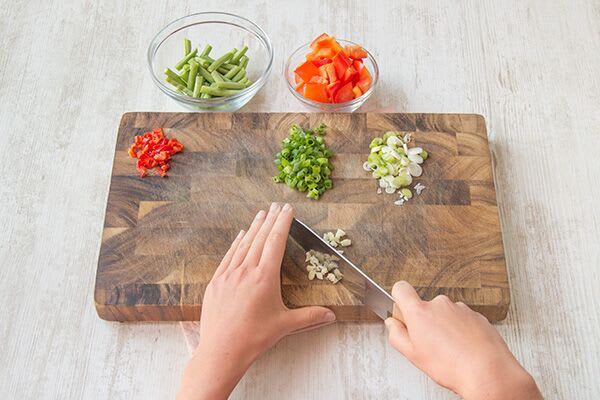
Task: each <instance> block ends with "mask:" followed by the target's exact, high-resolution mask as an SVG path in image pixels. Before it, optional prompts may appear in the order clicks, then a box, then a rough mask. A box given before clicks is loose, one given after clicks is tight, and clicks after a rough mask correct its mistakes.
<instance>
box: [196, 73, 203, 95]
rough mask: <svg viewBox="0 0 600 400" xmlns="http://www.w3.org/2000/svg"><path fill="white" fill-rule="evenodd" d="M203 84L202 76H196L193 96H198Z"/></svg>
mask: <svg viewBox="0 0 600 400" xmlns="http://www.w3.org/2000/svg"><path fill="white" fill-rule="evenodd" d="M203 84H204V77H203V76H202V75H198V76H196V82H195V83H194V93H193V96H194V97H200V88H201V87H202V85H203Z"/></svg>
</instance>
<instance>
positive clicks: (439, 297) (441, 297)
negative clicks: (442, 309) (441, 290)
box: [432, 294, 452, 304]
mask: <svg viewBox="0 0 600 400" xmlns="http://www.w3.org/2000/svg"><path fill="white" fill-rule="evenodd" d="M432 302H435V303H440V304H449V303H452V301H451V300H450V298H449V297H448V296H446V295H445V294H438V295H437V296H435V297H434V298H433V300H432Z"/></svg>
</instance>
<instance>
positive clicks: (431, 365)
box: [385, 281, 543, 400]
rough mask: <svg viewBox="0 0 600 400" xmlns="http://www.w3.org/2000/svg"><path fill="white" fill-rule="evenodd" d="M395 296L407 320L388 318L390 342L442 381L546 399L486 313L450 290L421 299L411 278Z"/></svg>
mask: <svg viewBox="0 0 600 400" xmlns="http://www.w3.org/2000/svg"><path fill="white" fill-rule="evenodd" d="M392 296H393V297H394V300H395V301H396V304H397V306H398V307H399V308H400V311H401V312H402V315H403V317H404V320H405V324H404V323H402V322H400V321H398V320H396V319H394V318H388V319H387V320H386V321H385V325H386V327H387V328H388V330H389V341H390V343H391V345H392V346H393V347H394V348H395V349H396V350H398V351H399V352H400V353H402V354H403V355H404V356H405V357H406V358H408V359H409V360H410V361H411V362H412V363H413V364H414V365H415V366H417V367H418V368H419V369H421V370H422V371H423V372H425V373H426V374H427V375H429V376H430V377H431V378H432V379H433V380H434V381H436V382H437V383H439V384H440V385H442V386H444V387H446V388H448V389H450V390H452V391H454V392H456V393H458V394H459V395H460V396H462V397H463V398H465V399H467V400H468V399H490V400H491V399H515V400H517V399H542V398H543V397H542V395H541V394H540V392H539V390H538V388H537V386H536V384H535V382H534V380H533V378H532V377H531V376H530V375H529V374H528V373H527V371H525V370H524V369H523V367H521V365H519V363H518V361H517V360H516V359H515V358H514V356H513V355H512V354H511V352H510V350H509V349H508V347H507V345H506V343H505V342H504V340H503V339H502V337H501V336H500V335H499V334H498V332H497V331H496V329H495V328H494V327H493V326H492V325H491V324H490V323H489V322H488V321H487V319H486V318H485V317H484V316H483V315H481V314H479V313H477V312H475V311H473V310H471V309H470V308H469V307H468V306H466V305H465V304H464V303H461V302H458V303H453V302H452V301H451V300H450V299H449V298H448V297H446V296H437V297H436V298H434V299H433V300H431V301H429V302H427V301H422V300H421V299H420V298H419V295H418V294H417V292H416V291H415V289H414V288H413V287H412V286H411V285H410V284H409V283H407V282H404V281H402V282H397V283H396V284H395V285H394V288H393V289H392Z"/></svg>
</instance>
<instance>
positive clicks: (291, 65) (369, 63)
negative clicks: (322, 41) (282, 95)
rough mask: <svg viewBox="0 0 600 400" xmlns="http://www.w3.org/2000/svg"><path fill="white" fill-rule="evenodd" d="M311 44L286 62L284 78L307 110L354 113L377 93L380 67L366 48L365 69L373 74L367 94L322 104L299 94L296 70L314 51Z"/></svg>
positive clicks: (341, 40) (345, 42) (299, 48)
mask: <svg viewBox="0 0 600 400" xmlns="http://www.w3.org/2000/svg"><path fill="white" fill-rule="evenodd" d="M337 41H338V43H339V44H341V45H342V46H347V45H357V43H354V42H351V41H349V40H344V39H337ZM310 44H311V42H308V43H305V44H303V45H302V46H300V47H298V48H297V49H296V50H294V51H293V52H292V54H291V55H290V56H289V58H288V59H287V60H286V62H285V64H284V65H283V77H284V79H285V81H286V83H287V87H288V89H289V90H290V92H292V94H293V95H294V97H295V98H297V99H298V100H299V101H300V102H301V103H302V104H304V106H305V107H306V108H308V109H309V110H312V111H320V112H328V113H336V112H354V111H356V110H357V109H358V108H359V107H360V106H362V105H363V104H364V103H365V101H367V99H368V98H369V97H371V95H372V94H373V92H374V91H375V88H376V87H377V84H378V83H379V66H378V65H377V61H376V60H375V57H373V54H371V53H370V52H369V51H368V50H367V49H366V48H364V47H362V46H361V47H362V48H363V49H364V50H365V51H366V52H367V58H365V59H364V60H363V63H364V64H365V67H366V68H367V69H368V70H369V72H370V74H371V79H372V83H371V87H370V88H369V90H367V91H366V92H365V93H363V94H362V95H361V96H360V97H357V98H355V99H354V100H350V101H347V102H344V103H320V102H318V101H314V100H311V99H307V98H306V97H304V96H302V95H301V94H300V93H298V92H297V91H296V89H295V86H296V83H295V81H294V70H295V69H296V68H297V67H298V66H299V65H301V64H302V63H304V62H305V61H306V54H308V53H310V52H311V51H312V49H311V48H310Z"/></svg>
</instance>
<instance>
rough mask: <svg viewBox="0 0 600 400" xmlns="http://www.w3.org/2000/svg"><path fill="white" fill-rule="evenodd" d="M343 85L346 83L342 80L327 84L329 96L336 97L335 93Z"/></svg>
mask: <svg viewBox="0 0 600 400" xmlns="http://www.w3.org/2000/svg"><path fill="white" fill-rule="evenodd" d="M342 86H344V84H343V83H342V81H339V80H338V81H335V82H332V83H330V84H329V85H327V91H328V92H329V97H330V98H332V99H333V98H334V97H335V94H336V93H337V91H338V90H340V88H341V87H342Z"/></svg>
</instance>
